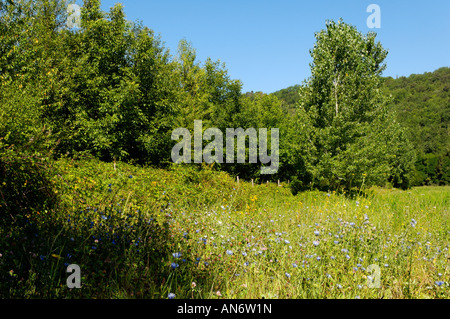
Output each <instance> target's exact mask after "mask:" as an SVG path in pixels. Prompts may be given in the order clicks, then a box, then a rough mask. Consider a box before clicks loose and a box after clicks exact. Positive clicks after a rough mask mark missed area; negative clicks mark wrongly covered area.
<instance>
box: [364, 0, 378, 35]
mask: <svg viewBox="0 0 450 319" xmlns="http://www.w3.org/2000/svg"><path fill="white" fill-rule="evenodd" d="M366 11H367V12H369V13H372V14H371V15H369V17H368V18H367V27H368V28H370V29H374V28H375V29H379V28H381V9H380V6H379V5H377V4H370V5H369V6H368V7H367V9H366Z"/></svg>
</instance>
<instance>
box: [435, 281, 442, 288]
mask: <svg viewBox="0 0 450 319" xmlns="http://www.w3.org/2000/svg"><path fill="white" fill-rule="evenodd" d="M435 284H436V286H438V287H440V286H442V285H443V284H444V282H443V281H436V282H435Z"/></svg>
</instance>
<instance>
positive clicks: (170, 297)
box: [167, 292, 175, 299]
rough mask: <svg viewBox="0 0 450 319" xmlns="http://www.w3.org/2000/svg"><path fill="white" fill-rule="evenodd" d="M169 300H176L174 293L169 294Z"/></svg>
mask: <svg viewBox="0 0 450 319" xmlns="http://www.w3.org/2000/svg"><path fill="white" fill-rule="evenodd" d="M167 298H169V299H175V294H174V293H173V292H171V293H169V295H168V296H167Z"/></svg>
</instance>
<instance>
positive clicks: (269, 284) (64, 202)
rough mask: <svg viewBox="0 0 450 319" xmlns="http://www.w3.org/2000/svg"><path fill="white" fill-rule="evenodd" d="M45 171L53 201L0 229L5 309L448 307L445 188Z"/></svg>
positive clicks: (78, 168)
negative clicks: (153, 303) (233, 304)
mask: <svg viewBox="0 0 450 319" xmlns="http://www.w3.org/2000/svg"><path fill="white" fill-rule="evenodd" d="M51 165H52V168H51V172H52V174H51V185H52V192H53V193H54V195H55V198H56V199H57V200H56V202H55V204H54V205H53V206H52V207H48V208H45V209H42V208H41V209H39V210H37V209H36V210H29V212H28V213H27V214H25V215H24V216H16V222H15V223H13V224H12V225H7V226H5V225H3V226H0V227H1V228H0V234H1V235H0V296H1V298H108V299H109V298H113V299H114V298H156V299H161V298H162V299H166V298H177V299H178V298H186V299H190V298H197V299H202V298H206V299H214V298H229V299H234V298H239V299H242V298H246V299H256V298H266V299H269V298H280V299H296V298H321V299H323V298H336V299H339V298H352V299H353V298H361V299H363V298H385V299H387V298H396V299H397V298H399V299H403V298H407V299H409V298H420V299H424V298H444V299H448V298H449V297H450V292H449V291H450V290H449V273H450V269H449V257H450V254H449V251H448V249H449V243H450V241H449V238H450V224H449V220H450V215H449V207H450V187H448V186H443V187H417V188H412V189H410V190H405V191H403V190H397V189H393V188H391V189H388V188H370V189H364V187H363V188H362V189H360V190H359V191H355V192H354V193H351V194H346V193H336V192H329V193H327V192H319V191H313V190H311V191H305V192H300V193H298V194H297V195H295V196H294V195H292V193H291V191H290V188H289V185H287V184H281V186H278V185H277V184H276V183H267V184H266V183H264V184H255V185H252V184H251V183H249V182H245V181H242V180H241V181H240V182H239V183H237V181H236V180H235V179H234V178H231V177H230V176H229V175H227V174H226V173H224V172H218V171H215V170H214V169H212V168H211V167H210V166H206V165H203V167H202V169H198V168H197V167H193V166H186V165H185V166H176V165H174V166H172V167H171V168H170V169H154V168H144V167H138V166H136V165H129V164H125V163H120V162H119V163H117V164H113V163H104V162H101V161H98V160H95V159H80V160H72V159H61V160H58V161H57V162H54V163H52V164H51ZM23 187H24V188H26V187H29V185H28V186H27V185H24V186H23ZM19 219H20V220H21V221H22V222H18V220H19ZM70 264H77V265H79V267H80V269H81V275H82V277H81V288H80V289H77V288H73V289H69V288H68V287H67V285H66V280H67V277H68V276H69V274H68V273H67V272H66V269H67V267H68V265H70Z"/></svg>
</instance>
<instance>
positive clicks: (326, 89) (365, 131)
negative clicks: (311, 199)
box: [298, 21, 413, 189]
mask: <svg viewBox="0 0 450 319" xmlns="http://www.w3.org/2000/svg"><path fill="white" fill-rule="evenodd" d="M316 39H317V43H316V44H315V46H314V49H313V50H311V56H312V58H313V62H312V64H311V78H310V79H309V81H308V82H306V83H305V84H304V85H303V86H302V87H301V90H300V101H299V107H298V112H299V114H300V115H299V116H300V118H302V119H303V120H304V121H305V122H306V124H307V125H308V126H311V127H312V129H311V131H310V132H308V133H307V136H308V140H309V145H308V147H309V149H310V152H309V154H308V158H307V165H308V170H309V171H310V172H311V175H312V177H313V183H315V184H316V185H317V187H319V189H330V188H331V189H337V188H340V187H344V188H346V189H351V188H352V187H354V186H357V187H361V186H362V185H363V184H365V185H367V186H370V185H383V184H384V183H385V182H386V179H387V177H389V176H390V175H391V174H395V175H396V176H398V178H400V179H399V181H398V182H397V181H396V184H399V185H400V184H401V185H402V186H404V187H408V186H409V183H408V182H409V180H408V179H407V178H401V177H403V176H404V175H407V174H409V169H410V167H409V166H408V165H400V164H399V163H396V162H394V158H395V157H396V156H400V157H401V156H404V159H401V161H402V163H403V162H404V163H407V162H408V161H410V160H411V159H412V158H413V157H411V152H410V151H407V154H405V153H402V152H396V150H395V149H396V148H398V147H400V145H403V148H407V146H408V144H405V143H404V142H405V139H404V138H403V139H402V138H401V136H402V135H401V133H400V132H399V130H401V128H400V127H399V126H398V125H396V124H394V122H395V120H394V117H393V116H391V115H390V114H389V111H388V109H387V102H388V98H387V96H385V95H383V93H382V86H381V77H380V75H381V73H382V71H383V70H384V69H385V65H384V64H383V61H384V59H385V57H386V55H387V52H386V51H385V50H384V49H383V48H382V47H381V44H380V43H376V42H375V34H373V33H369V34H368V35H367V36H363V35H362V34H360V33H359V32H358V31H357V30H356V28H354V27H352V26H350V25H347V24H345V23H343V22H342V21H339V22H338V23H335V22H333V21H331V22H328V23H327V27H326V30H322V31H321V32H319V33H317V34H316ZM394 166H395V168H396V169H397V170H398V172H395V173H391V168H392V167H394ZM400 176H401V177H400Z"/></svg>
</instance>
